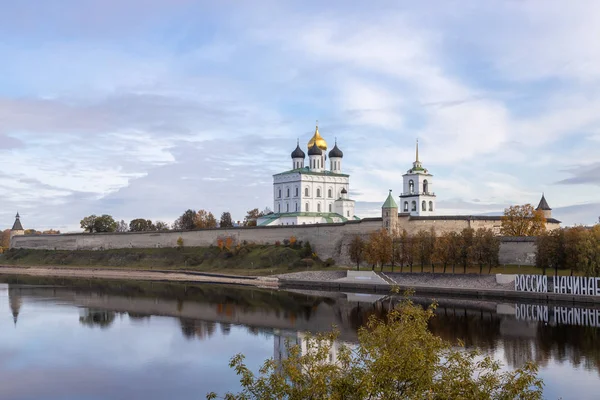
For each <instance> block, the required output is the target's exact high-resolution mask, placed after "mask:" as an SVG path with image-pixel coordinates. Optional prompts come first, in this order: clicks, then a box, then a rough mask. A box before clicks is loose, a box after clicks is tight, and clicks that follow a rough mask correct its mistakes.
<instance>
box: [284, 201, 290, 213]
mask: <svg viewBox="0 0 600 400" xmlns="http://www.w3.org/2000/svg"><path fill="white" fill-rule="evenodd" d="M285 212H290V205H289V204H288V203H285Z"/></svg>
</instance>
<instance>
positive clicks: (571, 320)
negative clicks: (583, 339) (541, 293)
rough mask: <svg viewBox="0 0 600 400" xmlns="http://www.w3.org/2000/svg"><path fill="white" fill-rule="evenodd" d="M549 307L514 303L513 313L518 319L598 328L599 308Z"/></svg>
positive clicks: (599, 320) (599, 326)
mask: <svg viewBox="0 0 600 400" xmlns="http://www.w3.org/2000/svg"><path fill="white" fill-rule="evenodd" d="M550 310H551V311H552V312H551V313H550V315H548V314H549V307H548V306H546V305H536V304H516V305H515V315H516V318H517V320H519V321H540V322H545V323H548V322H549V323H551V324H553V325H580V326H591V327H595V328H600V310H593V309H588V308H573V307H552V308H551V309H550Z"/></svg>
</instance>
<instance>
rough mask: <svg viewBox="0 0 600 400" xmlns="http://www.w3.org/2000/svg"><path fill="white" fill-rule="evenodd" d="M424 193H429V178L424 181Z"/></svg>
mask: <svg viewBox="0 0 600 400" xmlns="http://www.w3.org/2000/svg"><path fill="white" fill-rule="evenodd" d="M423 193H429V184H428V182H427V179H425V180H424V181H423Z"/></svg>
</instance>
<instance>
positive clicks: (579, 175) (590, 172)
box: [557, 162, 600, 185]
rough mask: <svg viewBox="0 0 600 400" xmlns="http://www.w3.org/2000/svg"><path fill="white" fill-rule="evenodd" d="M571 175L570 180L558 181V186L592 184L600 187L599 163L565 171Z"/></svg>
mask: <svg viewBox="0 0 600 400" xmlns="http://www.w3.org/2000/svg"><path fill="white" fill-rule="evenodd" d="M566 172H567V173H569V174H570V175H571V177H570V178H567V179H562V180H560V181H558V182H557V183H558V184H564V185H581V184H593V185H600V162H597V163H594V164H590V165H583V166H579V167H573V168H571V169H569V170H567V171H566Z"/></svg>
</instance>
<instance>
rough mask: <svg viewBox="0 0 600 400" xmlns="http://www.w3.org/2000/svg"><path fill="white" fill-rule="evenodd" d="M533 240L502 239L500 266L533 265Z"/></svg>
mask: <svg viewBox="0 0 600 400" xmlns="http://www.w3.org/2000/svg"><path fill="white" fill-rule="evenodd" d="M535 250H536V244H535V238H532V237H522V238H511V237H506V238H502V241H501V242H500V254H499V258H500V264H513V265H535Z"/></svg>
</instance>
